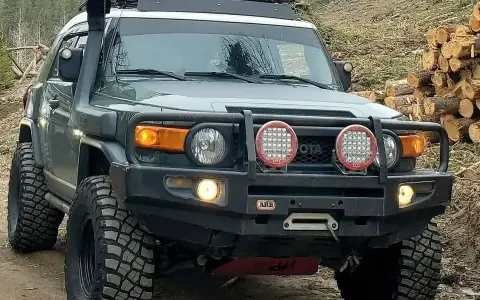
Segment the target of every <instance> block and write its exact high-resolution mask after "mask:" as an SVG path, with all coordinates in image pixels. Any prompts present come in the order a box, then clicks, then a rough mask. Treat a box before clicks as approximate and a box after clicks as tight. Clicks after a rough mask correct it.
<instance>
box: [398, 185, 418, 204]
mask: <svg viewBox="0 0 480 300" xmlns="http://www.w3.org/2000/svg"><path fill="white" fill-rule="evenodd" d="M414 196H415V191H414V190H413V188H412V187H411V186H410V185H401V186H399V187H398V195H397V197H398V206H399V207H404V206H407V205H409V204H410V203H412V201H413V197H414Z"/></svg>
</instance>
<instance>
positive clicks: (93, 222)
mask: <svg viewBox="0 0 480 300" xmlns="http://www.w3.org/2000/svg"><path fill="white" fill-rule="evenodd" d="M267 2H272V1H266V0H264V1H246V0H243V1H239V0H235V1H234V0H202V1H200V0H195V1H189V0H138V1H117V2H116V3H113V4H112V3H110V1H109V0H107V1H103V0H88V2H87V3H86V5H84V6H83V8H84V9H85V10H86V11H85V12H81V13H80V14H78V15H77V16H76V17H74V18H73V19H72V20H71V21H69V22H68V24H66V25H65V27H63V29H62V30H61V31H60V33H59V34H58V36H57V37H56V39H55V41H54V42H53V44H52V45H51V48H50V52H49V54H48V57H47V59H46V62H45V64H44V65H43V67H42V69H41V72H40V74H39V76H38V79H37V81H36V83H35V84H34V85H33V86H32V87H31V88H30V89H29V90H28V91H27V92H26V94H25V99H24V100H25V101H24V102H25V111H24V116H23V118H22V120H21V122H20V131H19V140H18V148H17V149H16V152H15V155H14V157H13V161H12V168H11V174H10V185H9V196H8V226H9V227H8V235H9V240H10V244H11V246H12V247H13V249H15V250H16V251H19V252H31V251H37V250H42V249H49V248H52V247H53V246H54V245H55V243H56V240H57V234H58V228H59V225H60V224H61V223H62V221H63V219H64V216H65V215H68V216H69V217H68V222H67V233H66V238H67V240H66V255H65V264H66V267H65V277H66V291H67V295H68V299H77V300H79V299H152V293H153V278H154V275H155V274H162V275H167V274H171V273H173V272H175V271H176V270H180V269H182V268H198V269H201V270H203V271H205V272H208V273H210V274H227V275H243V274H263V275H265V274H267V275H312V274H315V273H316V272H317V270H318V266H319V265H323V266H327V267H329V268H332V269H333V270H334V271H335V274H336V275H335V276H336V279H337V282H338V286H339V289H340V291H341V294H342V296H343V297H344V298H345V299H382V300H385V299H433V298H434V296H435V294H436V290H437V287H438V284H439V279H440V269H441V255H442V254H441V245H440V235H439V232H438V229H437V226H436V223H435V221H434V218H435V217H436V216H437V215H439V214H442V213H443V212H444V210H445V207H446V206H447V205H448V203H449V201H450V197H451V189H452V175H451V174H450V173H448V172H447V169H448V155H449V152H448V151H449V149H448V139H447V136H446V133H445V131H444V130H443V128H442V127H441V126H440V125H438V124H435V123H424V122H410V121H407V120H405V119H404V118H403V116H402V115H401V114H399V113H398V112H396V111H394V110H391V109H389V108H387V107H384V106H382V105H379V104H375V103H370V102H369V101H368V100H366V99H364V98H361V97H357V96H355V95H352V94H349V93H346V91H347V90H348V89H349V86H350V72H351V70H352V65H351V64H349V63H348V62H338V61H336V62H334V61H333V60H332V59H331V58H330V57H329V55H328V53H327V51H326V49H325V46H324V44H323V42H322V40H321V38H320V36H319V34H318V32H317V30H316V28H315V26H314V25H312V24H311V23H309V22H306V21H302V20H299V19H298V17H297V16H296V14H295V12H294V11H293V9H292V7H291V6H290V5H288V4H285V3H267ZM276 2H282V1H276ZM283 2H284V1H283ZM418 131H433V132H435V133H436V134H438V135H439V137H440V138H441V144H440V146H441V151H440V155H439V156H440V157H439V162H438V168H437V169H436V170H421V169H420V168H418V167H417V165H416V160H417V158H418V157H420V156H421V155H422V154H423V151H424V141H423V139H422V138H420V137H419V136H418V135H416V132H418Z"/></svg>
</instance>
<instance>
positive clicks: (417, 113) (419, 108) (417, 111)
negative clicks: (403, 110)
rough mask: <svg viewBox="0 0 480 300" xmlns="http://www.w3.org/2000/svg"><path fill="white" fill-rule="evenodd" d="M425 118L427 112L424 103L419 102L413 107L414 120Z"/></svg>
mask: <svg viewBox="0 0 480 300" xmlns="http://www.w3.org/2000/svg"><path fill="white" fill-rule="evenodd" d="M423 116H425V111H424V110H423V101H422V100H419V101H418V102H416V103H414V104H413V105H412V117H413V119H414V120H421V119H422V117H423Z"/></svg>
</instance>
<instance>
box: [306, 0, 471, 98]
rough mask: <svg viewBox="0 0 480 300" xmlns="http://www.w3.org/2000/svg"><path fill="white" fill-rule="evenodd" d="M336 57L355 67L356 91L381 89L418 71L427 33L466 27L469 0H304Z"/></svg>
mask: <svg viewBox="0 0 480 300" xmlns="http://www.w3.org/2000/svg"><path fill="white" fill-rule="evenodd" d="M307 2H308V3H310V6H311V9H310V15H309V19H311V20H313V21H314V22H315V23H316V25H317V26H318V27H319V29H320V31H321V32H322V34H323V36H324V38H325V40H326V42H327V44H328V47H329V50H330V52H331V54H332V55H333V56H334V57H342V58H347V59H349V60H350V61H352V62H353V63H354V64H355V66H356V70H355V74H354V81H355V83H356V89H362V88H365V89H366V88H382V87H383V86H384V82H385V81H387V80H394V79H402V78H405V77H406V76H407V74H408V72H411V71H412V70H414V69H415V68H417V67H419V60H420V53H419V52H420V51H419V50H422V49H423V47H424V46H425V44H426V42H425V33H426V31H427V30H428V29H429V28H434V27H438V26H440V25H458V24H468V22H467V20H468V19H467V17H468V15H469V14H470V12H471V10H472V7H473V3H474V2H475V1H473V0H419V1H412V0H352V1H350V0H333V1H326V0H308V1H307Z"/></svg>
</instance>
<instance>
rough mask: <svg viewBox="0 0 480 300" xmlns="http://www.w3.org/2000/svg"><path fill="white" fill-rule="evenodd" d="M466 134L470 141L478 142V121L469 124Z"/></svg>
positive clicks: (479, 134)
mask: <svg viewBox="0 0 480 300" xmlns="http://www.w3.org/2000/svg"><path fill="white" fill-rule="evenodd" d="M468 135H469V137H470V139H471V140H472V142H476V143H478V142H480V123H474V124H471V125H470V127H468Z"/></svg>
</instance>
